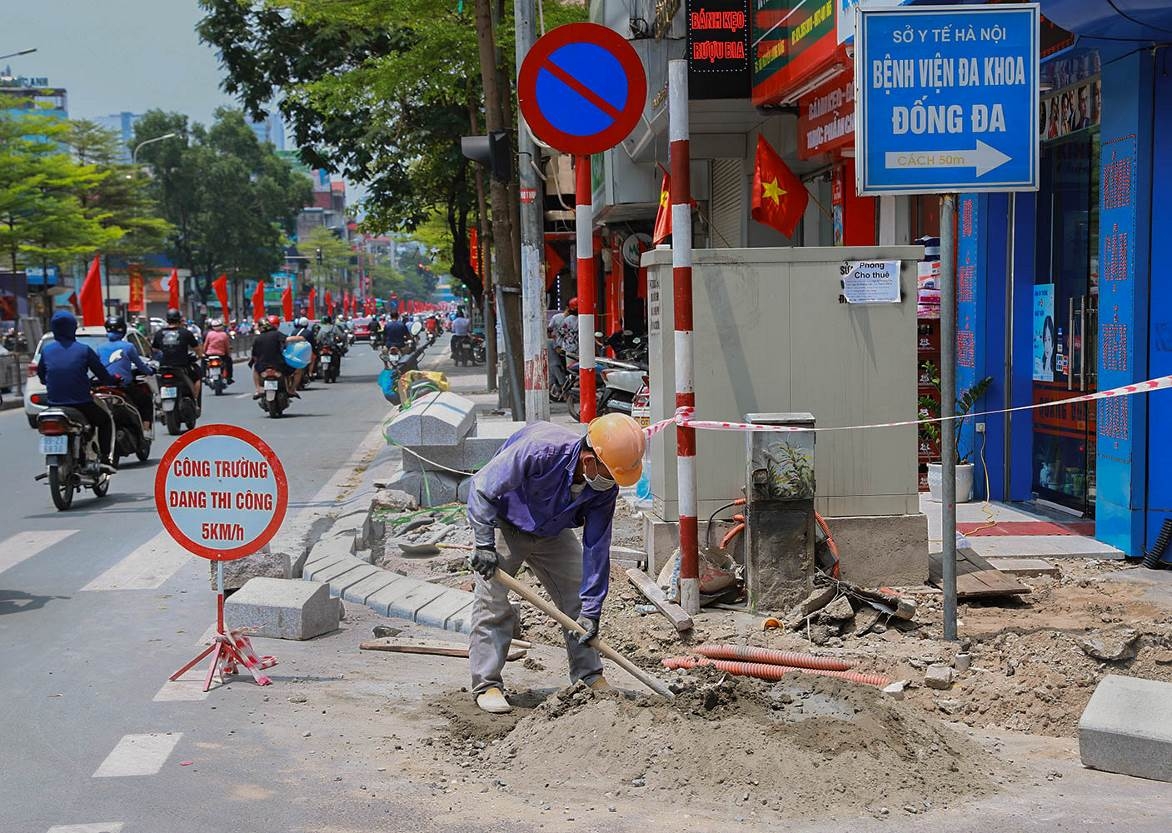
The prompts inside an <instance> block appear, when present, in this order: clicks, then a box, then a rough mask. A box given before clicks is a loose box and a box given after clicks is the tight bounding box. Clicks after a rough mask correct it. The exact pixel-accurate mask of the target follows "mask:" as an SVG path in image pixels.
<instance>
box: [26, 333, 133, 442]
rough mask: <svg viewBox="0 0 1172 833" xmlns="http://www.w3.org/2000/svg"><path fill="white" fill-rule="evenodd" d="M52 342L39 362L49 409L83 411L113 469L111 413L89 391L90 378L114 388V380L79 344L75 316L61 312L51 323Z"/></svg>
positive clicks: (40, 376) (91, 351)
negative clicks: (57, 407) (96, 432)
mask: <svg viewBox="0 0 1172 833" xmlns="http://www.w3.org/2000/svg"><path fill="white" fill-rule="evenodd" d="M49 329H50V330H52V331H53V338H52V339H51V340H49V341H46V342H45V346H44V347H42V348H41V360H40V361H39V362H37V377H38V378H39V379H40V380H41V381H42V382H43V383H44V385H45V393H46V395H47V396H48V398H49V404H50V405H56V406H59V407H67V408H72V409H74V410H76V411H80V412H81V414H82V415H83V416H85V418H86V419H87V420H88V421H89V423H90V424H91V425H93V426H94V427H95V428H97V431H98V446H99V448H100V449H101V452H102V459H103V460H104V461H105V463H106V464H107V465H112V462H111V460H110V450H111V448H112V447H113V442H114V423H113V421H112V420H111V419H110V414H109V412H107V411H106V409H105V408H104V407H102V406H101V405H99V404H98V403H97V402H95V401H94V395H93V393H92V392H91V391H90V374H93V376H94V378H96V379H97V380H98V381H99V382H101V383H102V384H104V385H115V384H117V382H116V381H115V379H114V377H113V376H111V375H110V374H109V372H107V370H106V366H105V365H104V364H102V360H101V359H100V358H98V354H97V353H95V352H94V351H93V349H92V348H90V347H89V345H87V344H83V343H81V342H80V341H78V340H77V319H76V318H74V317H73V313H71V312H68V311H66V310H60V311H58V312H55V313H53V318H52V319H50V321H49Z"/></svg>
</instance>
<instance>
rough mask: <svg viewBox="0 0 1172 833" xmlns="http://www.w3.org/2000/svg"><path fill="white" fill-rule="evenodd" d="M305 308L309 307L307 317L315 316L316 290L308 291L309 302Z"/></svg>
mask: <svg viewBox="0 0 1172 833" xmlns="http://www.w3.org/2000/svg"><path fill="white" fill-rule="evenodd" d="M307 306H308V307H309V310H308V313H307V314H308V315H309V317H310V318H313V317H315V316H316V315H317V289H311V290H309V300H308V302H307Z"/></svg>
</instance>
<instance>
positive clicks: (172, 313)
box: [167, 309, 183, 324]
mask: <svg viewBox="0 0 1172 833" xmlns="http://www.w3.org/2000/svg"><path fill="white" fill-rule="evenodd" d="M182 321H183V316H182V314H180V312H179V310H177V309H169V310H167V323H168V324H179V323H181V322H182Z"/></svg>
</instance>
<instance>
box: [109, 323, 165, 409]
mask: <svg viewBox="0 0 1172 833" xmlns="http://www.w3.org/2000/svg"><path fill="white" fill-rule="evenodd" d="M98 358H100V359H101V360H102V364H103V365H105V367H106V370H108V371H109V372H110V375H111V376H113V377H114V378H115V379H117V380H118V384H119V385H121V386H122V387H123V388H125V389H126V393H127V395H128V396H129V397H130V401H131V402H133V403H134V405H135V407H136V408H138V413H139V416H140V417H141V418H142V423H143V427H144V428H147V427H148V426H149V425H150V423H151V422H152V421H153V420H154V416H155V414H154V411H155V398H154V395H153V394H152V393H151V389H150V388H149V387H147V386H146V385H145V384H142V383H138V382H136V381H135V378H134V371H136V370H137V371H138V372H139V373H142V374H144V375H146V376H153V375H154V373H155V369H154V368H153V367H151V366H150V365H149V364H147V363H146V362H144V361H143V360H142V357H141V356H139V354H138V348H136V347H135V346H134V344H133V343H132V342H130V341H128V340H127V339H126V319H125V318H122V317H120V316H114V315H112V316H110V317H109V318H107V319H106V343H105V344H103V345H102V346H101V348H100V349H99V350H98Z"/></svg>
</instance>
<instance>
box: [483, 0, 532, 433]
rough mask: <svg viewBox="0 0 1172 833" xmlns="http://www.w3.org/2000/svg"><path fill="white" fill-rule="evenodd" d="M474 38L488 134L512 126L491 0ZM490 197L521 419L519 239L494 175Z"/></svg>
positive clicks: (497, 279) (512, 384)
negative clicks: (506, 115)
mask: <svg viewBox="0 0 1172 833" xmlns="http://www.w3.org/2000/svg"><path fill="white" fill-rule="evenodd" d="M476 39H477V44H478V46H479V48H480V76H481V79H482V82H483V84H484V120H485V127H486V129H487V130H488V132H489V133H492V132H493V131H494V130H508V129H511V128H512V125H511V124H508V123H506V122H505V120H504V113H505V112H506V108H507V106H508V105H507V104H505V103H504V102H502V100H501V96H502V94H508V87H505V89H504V90H503V91H502V89H501V84H500V83H499V80H500V69H499V67H498V65H497V58H496V52H497V50H496V41H495V38H494V37H493V19H492V0H476ZM489 196H490V199H491V201H492V226H493V234H492V245H493V251H494V252H495V253H496V265H497V271H496V273H495V274H494V276H493V278H494V281H493V282H494V283H495V284H499V285H500V288H501V291H502V295H503V298H504V305H505V308H504V309H503V310H498V313H500V314H502V315H503V321H502V322H501V323H502V329H503V331H504V336H505V343H506V346H507V348H508V349H507V350H506V357H507V358H508V364H507V367H508V376H509V394H510V401H511V402H512V403H513V409H512V410H513V419H516V420H521V419H524V418H525V405H524V403H525V395H524V387H523V384H524V382H523V375H522V373H523V368H522V366H521V361H520V358H521V356H522V343H521V273H520V270H519V268H518V265H517V263H518V260H519V259H520V239H519V238H518V239H517V246H516V248H515V249H514V246H513V239H514V237H515V236H516V233H517V229H516V224H515V223H514V222H513V217H514V214H513V213H512V212H511V211H510V210H509V189H508V186H507V185H505V183H503V182H500V181H499V180H497V179H496V178H495V177H490V188H489ZM490 337H491V336H490Z"/></svg>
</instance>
